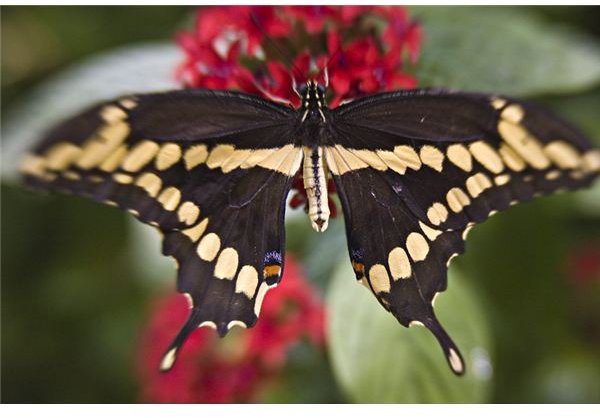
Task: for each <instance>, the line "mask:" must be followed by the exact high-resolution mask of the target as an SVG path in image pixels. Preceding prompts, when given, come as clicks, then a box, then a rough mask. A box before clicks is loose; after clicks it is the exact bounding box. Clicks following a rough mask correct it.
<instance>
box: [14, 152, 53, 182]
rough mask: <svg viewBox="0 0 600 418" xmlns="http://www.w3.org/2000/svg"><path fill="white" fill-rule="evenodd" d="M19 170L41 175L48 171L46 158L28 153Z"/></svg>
mask: <svg viewBox="0 0 600 418" xmlns="http://www.w3.org/2000/svg"><path fill="white" fill-rule="evenodd" d="M19 171H20V172H21V173H24V174H29V175H32V176H37V177H41V176H43V175H44V173H45V172H46V160H45V159H44V158H42V157H40V156H39V155H35V154H27V155H26V156H25V157H24V158H23V160H22V161H21V163H20V164H19Z"/></svg>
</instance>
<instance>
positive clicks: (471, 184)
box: [466, 173, 492, 198]
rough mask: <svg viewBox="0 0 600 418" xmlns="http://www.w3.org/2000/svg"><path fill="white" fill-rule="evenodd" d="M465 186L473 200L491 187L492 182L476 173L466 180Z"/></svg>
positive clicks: (483, 175) (481, 174)
mask: <svg viewBox="0 0 600 418" xmlns="http://www.w3.org/2000/svg"><path fill="white" fill-rule="evenodd" d="M466 186H467V191H468V192H469V194H470V195H471V196H472V197H474V198H475V197H477V196H479V195H480V194H481V193H483V192H484V191H485V190H487V189H489V188H490V187H492V182H491V181H490V179H489V178H488V177H487V176H486V175H485V174H483V173H477V174H474V175H472V176H471V177H469V178H468V179H467V181H466Z"/></svg>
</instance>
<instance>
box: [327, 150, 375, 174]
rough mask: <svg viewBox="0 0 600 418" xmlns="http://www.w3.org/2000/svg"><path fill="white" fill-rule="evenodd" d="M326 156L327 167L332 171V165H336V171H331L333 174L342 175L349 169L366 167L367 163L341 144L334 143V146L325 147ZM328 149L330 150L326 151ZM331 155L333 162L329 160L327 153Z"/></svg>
mask: <svg viewBox="0 0 600 418" xmlns="http://www.w3.org/2000/svg"><path fill="white" fill-rule="evenodd" d="M325 150H326V154H325V156H326V158H327V164H328V166H329V168H330V169H331V170H332V171H333V168H334V167H337V170H338V172H337V173H336V172H335V171H333V173H334V174H337V175H342V174H344V173H347V172H349V171H354V170H360V169H362V168H367V167H369V165H368V164H367V163H366V162H364V161H363V160H361V159H360V158H358V157H357V156H356V155H354V153H352V152H351V151H349V150H348V149H346V148H344V147H342V146H341V145H336V146H335V147H334V148H330V147H326V149H325ZM327 151H330V152H327ZM330 154H331V155H332V156H333V162H330V158H329V155H330Z"/></svg>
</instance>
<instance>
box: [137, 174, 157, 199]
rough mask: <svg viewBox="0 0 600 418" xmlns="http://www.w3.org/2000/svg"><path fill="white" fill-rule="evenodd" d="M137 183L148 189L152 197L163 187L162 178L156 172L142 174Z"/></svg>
mask: <svg viewBox="0 0 600 418" xmlns="http://www.w3.org/2000/svg"><path fill="white" fill-rule="evenodd" d="M135 184H136V185H137V186H139V187H141V188H142V189H144V190H145V191H146V193H148V194H149V195H150V197H156V195H157V194H158V192H159V191H160V189H161V187H162V180H161V179H160V177H158V176H157V175H156V174H154V173H143V174H141V175H140V176H139V177H138V178H137V180H136V181H135Z"/></svg>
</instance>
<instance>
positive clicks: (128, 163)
mask: <svg viewBox="0 0 600 418" xmlns="http://www.w3.org/2000/svg"><path fill="white" fill-rule="evenodd" d="M159 148H160V147H159V145H158V144H157V143H156V142H154V141H150V140H147V139H146V140H144V141H141V142H139V143H137V144H136V145H135V146H134V147H133V148H132V149H131V151H130V152H129V154H128V155H127V157H125V160H123V163H122V164H121V167H122V168H123V169H124V170H127V171H130V172H132V173H133V172H136V171H139V170H140V169H141V168H142V167H144V166H145V165H146V164H148V163H149V162H150V161H152V159H153V158H154V156H155V155H156V153H157V152H158V150H159Z"/></svg>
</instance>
